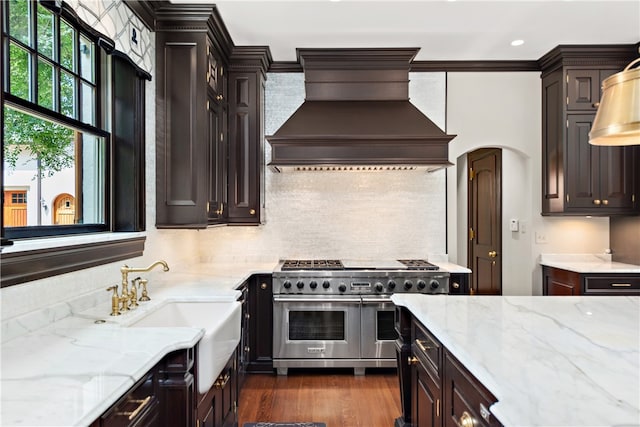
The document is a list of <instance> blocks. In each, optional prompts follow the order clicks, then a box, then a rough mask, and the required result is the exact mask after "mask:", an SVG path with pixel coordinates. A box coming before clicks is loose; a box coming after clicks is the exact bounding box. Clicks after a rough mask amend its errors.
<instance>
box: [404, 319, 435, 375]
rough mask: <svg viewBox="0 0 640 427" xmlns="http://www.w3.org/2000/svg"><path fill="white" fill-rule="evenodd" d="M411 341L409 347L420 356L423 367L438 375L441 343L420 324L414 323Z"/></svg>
mask: <svg viewBox="0 0 640 427" xmlns="http://www.w3.org/2000/svg"><path fill="white" fill-rule="evenodd" d="M414 325H415V327H414V332H413V342H412V343H411V349H412V351H413V354H415V355H416V357H418V358H420V359H421V360H422V361H423V362H424V365H425V367H427V368H428V369H430V370H431V371H433V373H434V374H436V377H438V378H439V377H440V366H441V365H440V361H441V360H442V345H441V344H440V343H439V342H438V340H436V339H435V338H434V337H433V336H432V335H431V334H430V333H429V332H428V331H427V330H426V329H425V328H424V327H423V326H422V325H420V324H418V323H414Z"/></svg>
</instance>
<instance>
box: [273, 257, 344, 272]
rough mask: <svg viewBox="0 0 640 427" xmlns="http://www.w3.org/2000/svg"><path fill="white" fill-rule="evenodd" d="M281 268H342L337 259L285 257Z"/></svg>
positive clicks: (340, 262)
mask: <svg viewBox="0 0 640 427" xmlns="http://www.w3.org/2000/svg"><path fill="white" fill-rule="evenodd" d="M281 270H283V271H284V270H344V265H342V261H340V260H338V259H287V260H285V261H284V263H283V264H282V267H281Z"/></svg>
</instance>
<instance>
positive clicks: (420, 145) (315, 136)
mask: <svg viewBox="0 0 640 427" xmlns="http://www.w3.org/2000/svg"><path fill="white" fill-rule="evenodd" d="M418 50H419V48H380V49H378V48H374V49H298V50H297V54H298V60H299V61H300V64H301V65H302V67H303V70H304V76H305V91H306V98H305V101H304V103H303V104H302V105H301V106H300V108H298V110H296V111H295V112H294V113H293V115H292V116H291V117H290V118H289V119H288V120H287V121H286V122H285V123H284V124H283V125H282V126H281V127H280V129H278V130H277V131H276V132H275V133H274V134H273V135H270V136H267V137H266V138H267V140H268V141H269V143H270V144H271V147H272V150H271V162H270V163H269V166H270V167H271V168H272V169H274V170H276V171H282V170H287V169H295V170H325V169H331V170H333V169H339V170H344V169H346V170H349V169H362V168H365V169H369V168H371V169H376V170H379V169H382V170H384V169H416V168H420V169H424V168H426V169H439V168H442V167H447V166H450V165H451V163H450V162H449V160H448V156H449V148H448V143H449V141H451V140H452V139H453V138H454V137H455V135H447V134H446V133H445V132H443V131H442V129H440V128H439V127H438V126H437V125H436V124H435V123H433V122H432V121H431V120H429V118H428V117H427V116H425V115H424V114H423V113H422V112H421V111H420V110H418V108H416V107H415V106H414V105H413V104H412V103H411V102H409V68H410V65H411V61H412V60H413V58H414V57H415V56H416V54H417V53H418Z"/></svg>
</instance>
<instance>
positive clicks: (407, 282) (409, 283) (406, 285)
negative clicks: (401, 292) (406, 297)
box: [404, 280, 413, 290]
mask: <svg viewBox="0 0 640 427" xmlns="http://www.w3.org/2000/svg"><path fill="white" fill-rule="evenodd" d="M404 288H405V289H406V290H409V289H411V288H413V282H412V281H411V280H405V281H404Z"/></svg>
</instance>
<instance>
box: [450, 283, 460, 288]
mask: <svg viewBox="0 0 640 427" xmlns="http://www.w3.org/2000/svg"><path fill="white" fill-rule="evenodd" d="M451 287H452V288H453V289H458V288H459V287H460V283H458V282H453V283H452V284H451Z"/></svg>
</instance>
